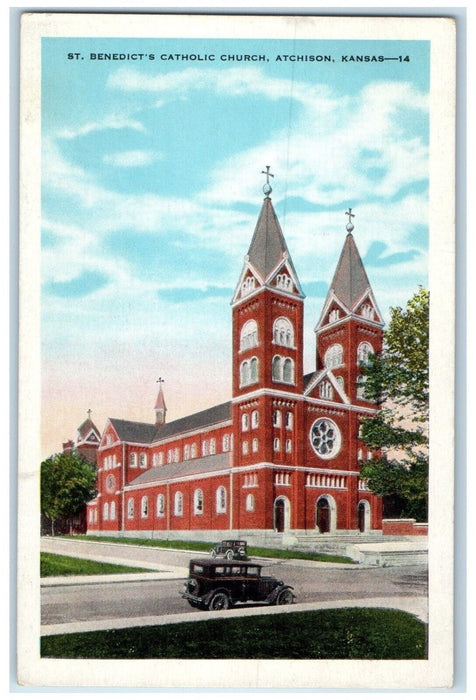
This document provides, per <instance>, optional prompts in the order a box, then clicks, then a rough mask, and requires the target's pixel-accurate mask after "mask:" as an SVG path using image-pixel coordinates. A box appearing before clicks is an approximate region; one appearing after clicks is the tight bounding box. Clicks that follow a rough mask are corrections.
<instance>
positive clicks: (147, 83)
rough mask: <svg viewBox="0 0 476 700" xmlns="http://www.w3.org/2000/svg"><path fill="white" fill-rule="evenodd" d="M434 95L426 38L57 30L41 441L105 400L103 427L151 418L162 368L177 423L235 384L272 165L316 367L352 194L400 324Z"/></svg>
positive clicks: (418, 245) (424, 191)
mask: <svg viewBox="0 0 476 700" xmlns="http://www.w3.org/2000/svg"><path fill="white" fill-rule="evenodd" d="M100 52H102V53H114V52H116V53H126V54H127V53H143V54H145V58H144V59H143V60H140V61H139V60H124V61H99V60H91V59H90V54H91V53H96V54H97V53H100ZM68 53H75V54H80V56H79V58H78V59H73V60H69V59H68V58H67V56H68ZM151 54H154V60H150V59H149V58H148V56H149V55H151ZM164 54H165V55H170V54H185V55H191V54H194V55H201V56H205V55H207V56H210V55H212V54H213V55H215V57H216V58H215V61H201V62H199V61H196V60H195V61H192V60H189V61H186V60H174V61H171V60H161V58H160V56H161V55H164ZM222 54H224V55H227V56H228V55H229V54H232V55H235V56H239V55H254V54H257V55H264V56H265V57H266V60H265V61H256V62H251V61H249V62H242V61H241V62H240V61H236V60H235V61H228V60H227V61H221V60H220V56H221V55H222ZM283 55H307V56H309V55H312V56H317V55H319V56H331V58H332V60H331V61H330V62H324V61H320V62H319V61H312V62H311V61H308V62H290V61H288V62H286V61H277V60H276V57H277V56H283ZM351 55H370V56H374V55H375V56H379V55H383V56H385V57H388V58H396V59H397V60H389V61H383V62H379V61H376V62H363V63H356V62H353V63H352V62H349V61H343V60H342V56H351ZM399 56H402V57H405V56H409V58H410V60H409V61H403V60H402V61H400V60H398V57H399ZM428 91H429V43H428V42H416V41H411V42H410V41H405V42H392V41H386V42H383V41H365V42H358V41H355V42H349V41H346V42H339V41H298V42H292V41H285V40H282V41H278V40H267V41H266V40H260V41H259V42H258V41H241V40H216V39H213V38H211V39H208V40H179V39H174V40H163V39H162V40H158V39H134V40H132V39H110V38H105V39H98V38H94V39H77V38H68V39H64V38H48V39H43V43H42V360H43V400H44V405H43V417H44V426H45V429H44V446H43V450H44V452H45V453H46V454H50V453H51V452H52V451H54V450H55V449H59V447H60V444H59V443H60V442H61V441H62V440H66V439H68V438H69V437H71V436H73V435H74V429H75V427H76V426H77V425H79V423H80V422H81V421H82V420H83V418H84V417H85V412H86V410H87V409H88V408H91V409H92V410H93V418H94V419H95V421H96V422H97V425H98V427H99V428H100V429H102V428H103V427H104V423H105V420H106V418H107V416H116V417H128V418H131V419H137V420H152V418H153V411H152V408H153V404H154V400H155V394H156V391H157V384H156V383H155V380H156V379H157V377H158V376H164V377H165V378H166V384H165V393H166V399H167V404H168V408H169V417H170V418H175V417H179V416H181V415H184V414H186V413H188V412H189V411H191V410H199V409H202V408H205V407H207V406H209V405H213V404H215V403H219V402H221V401H224V400H227V399H228V398H229V397H230V391H231V381H230V380H231V362H230V357H231V310H230V305H229V302H230V300H231V296H232V294H233V290H234V287H235V284H236V283H237V280H238V277H239V274H240V271H241V267H242V263H243V257H244V255H245V254H246V252H247V250H248V246H249V243H250V240H251V236H252V234H253V230H254V226H255V223H256V219H257V216H258V214H259V210H260V207H261V203H262V198H263V193H262V185H263V184H264V177H263V175H262V174H261V171H262V170H263V169H264V168H265V166H266V165H270V166H271V172H272V173H274V175H275V177H274V179H273V180H272V186H273V193H272V199H273V204H274V206H275V209H276V212H277V215H278V218H279V220H280V223H281V226H282V228H283V232H284V235H285V237H286V240H287V243H288V247H289V250H290V253H291V256H292V258H293V261H294V265H295V268H296V270H297V273H298V275H299V278H300V281H301V284H302V287H303V290H304V292H305V293H306V295H307V299H306V302H305V304H306V307H305V308H306V315H305V338H306V351H305V370H306V371H311V370H312V369H313V359H314V337H313V335H314V334H313V328H314V325H315V323H316V321H317V320H318V317H319V314H320V311H321V306H322V303H323V300H324V297H325V294H326V291H327V288H328V285H329V283H330V281H331V279H332V275H333V272H334V269H335V266H336V264H337V260H338V257H339V253H340V250H341V248H342V245H343V242H344V238H345V233H346V232H345V224H346V222H347V218H346V217H345V215H344V212H345V211H346V210H347V207H349V206H351V207H352V208H353V211H354V213H355V214H356V217H355V219H354V221H353V223H354V225H355V230H354V237H355V240H356V243H357V246H358V248H359V250H360V253H361V255H362V258H363V259H364V262H365V265H366V269H367V273H368V275H369V278H370V281H371V284H372V287H373V290H374V292H375V295H376V297H377V300H378V303H379V305H380V307H381V310H382V312H383V313H384V316H385V317H386V319H388V310H389V308H390V307H391V306H395V305H402V304H405V302H406V301H407V299H408V298H409V297H410V296H411V295H412V294H413V293H414V292H415V291H416V290H417V288H418V285H420V284H423V285H426V284H427V250H428V224H427V220H428V210H427V208H428V185H429V183H428V136H429V134H428V131H429V127H428V124H429V113H428V108H429V103H428ZM204 363H205V366H204ZM55 440H56V443H57V444H56V445H55V444H54V441H55Z"/></svg>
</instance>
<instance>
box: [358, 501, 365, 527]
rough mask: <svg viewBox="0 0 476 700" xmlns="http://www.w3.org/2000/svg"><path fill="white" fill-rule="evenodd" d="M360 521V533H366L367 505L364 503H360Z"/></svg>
mask: <svg viewBox="0 0 476 700" xmlns="http://www.w3.org/2000/svg"><path fill="white" fill-rule="evenodd" d="M358 519H359V531H360V532H365V505H364V504H363V503H359V510H358Z"/></svg>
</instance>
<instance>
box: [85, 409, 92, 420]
mask: <svg viewBox="0 0 476 700" xmlns="http://www.w3.org/2000/svg"><path fill="white" fill-rule="evenodd" d="M86 413H87V414H88V418H89V420H91V413H92V411H91V409H90V408H88V410H87V411H86Z"/></svg>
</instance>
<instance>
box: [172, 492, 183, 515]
mask: <svg viewBox="0 0 476 700" xmlns="http://www.w3.org/2000/svg"><path fill="white" fill-rule="evenodd" d="M174 515H183V496H182V492H181V491H176V492H175V496H174Z"/></svg>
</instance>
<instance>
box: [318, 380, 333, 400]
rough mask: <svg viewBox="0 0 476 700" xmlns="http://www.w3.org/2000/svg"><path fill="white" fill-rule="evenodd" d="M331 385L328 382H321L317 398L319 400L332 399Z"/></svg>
mask: <svg viewBox="0 0 476 700" xmlns="http://www.w3.org/2000/svg"><path fill="white" fill-rule="evenodd" d="M333 393H334V392H333V391H332V385H331V383H330V382H327V381H324V382H321V384H320V386H319V396H320V397H321V399H332V396H333Z"/></svg>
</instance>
